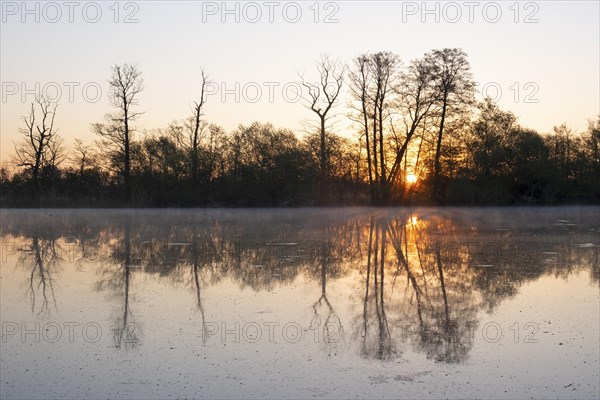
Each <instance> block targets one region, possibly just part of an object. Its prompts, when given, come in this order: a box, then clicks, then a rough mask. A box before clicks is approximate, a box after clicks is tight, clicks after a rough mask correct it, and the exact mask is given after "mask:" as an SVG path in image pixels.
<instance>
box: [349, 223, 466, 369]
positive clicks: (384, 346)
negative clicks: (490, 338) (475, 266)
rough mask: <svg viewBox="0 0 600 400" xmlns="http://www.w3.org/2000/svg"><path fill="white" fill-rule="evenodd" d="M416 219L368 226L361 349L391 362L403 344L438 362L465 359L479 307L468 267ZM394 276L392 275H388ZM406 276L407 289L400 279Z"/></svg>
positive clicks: (367, 354) (370, 355) (369, 355)
mask: <svg viewBox="0 0 600 400" xmlns="http://www.w3.org/2000/svg"><path fill="white" fill-rule="evenodd" d="M417 221H418V220H417V219H416V218H412V217H411V216H405V217H395V218H391V219H390V218H373V219H371V221H370V224H369V229H368V247H367V257H366V258H367V259H366V271H365V273H364V276H365V290H364V298H363V308H362V318H361V319H362V322H361V324H360V325H361V327H360V331H361V336H362V345H361V353H362V354H363V356H364V357H373V358H377V359H382V360H389V359H393V358H394V357H397V356H398V355H399V354H400V353H401V351H400V348H401V346H402V344H403V343H405V342H408V343H412V344H413V345H414V346H415V348H416V349H417V350H419V351H425V352H426V353H427V355H428V357H430V358H433V359H435V360H437V361H444V362H460V361H462V360H463V359H464V358H465V357H466V355H467V354H468V351H469V349H470V347H471V345H472V343H471V342H472V341H471V338H470V336H469V334H470V332H471V330H472V325H473V324H474V320H475V315H476V311H477V303H476V301H475V299H476V297H475V296H474V291H473V288H472V287H471V286H470V284H469V274H468V268H464V266H463V265H462V264H461V263H460V262H457V261H458V260H459V258H457V255H456V254H454V255H453V254H447V253H444V250H443V245H442V244H441V243H440V241H439V240H437V239H435V235H424V234H423V233H422V232H421V233H420V232H419V231H420V228H419V225H424V223H423V222H418V223H417ZM386 275H388V276H389V278H387V277H386ZM403 278H405V279H406V285H405V288H404V290H402V289H401V288H399V287H398V286H401V284H400V282H401V281H402V280H403Z"/></svg>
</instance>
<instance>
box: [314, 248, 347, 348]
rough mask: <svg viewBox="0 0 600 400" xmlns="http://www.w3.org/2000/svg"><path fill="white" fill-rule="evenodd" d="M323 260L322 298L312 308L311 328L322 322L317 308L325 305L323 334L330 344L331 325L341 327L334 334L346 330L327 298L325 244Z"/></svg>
mask: <svg viewBox="0 0 600 400" xmlns="http://www.w3.org/2000/svg"><path fill="white" fill-rule="evenodd" d="M321 250H322V252H321V254H322V259H321V297H319V299H318V300H317V301H315V302H314V304H313V306H312V308H313V311H314V314H313V317H312V319H311V322H310V326H311V327H315V325H316V324H318V323H319V322H320V321H321V318H320V317H319V311H318V310H317V308H318V307H319V306H321V305H322V304H323V303H325V305H326V307H327V314H326V318H325V323H324V324H323V332H327V333H326V334H325V335H324V340H325V342H326V343H329V341H330V340H329V339H330V337H329V327H330V326H331V325H334V326H339V330H337V331H336V332H334V333H337V332H342V331H343V330H344V327H343V326H342V321H341V319H340V317H339V316H338V315H337V313H336V312H335V310H334V309H333V306H332V305H331V303H330V302H329V299H328V298H327V269H328V268H327V260H326V258H327V257H326V254H328V253H326V252H325V250H326V245H325V244H323V246H322V249H321Z"/></svg>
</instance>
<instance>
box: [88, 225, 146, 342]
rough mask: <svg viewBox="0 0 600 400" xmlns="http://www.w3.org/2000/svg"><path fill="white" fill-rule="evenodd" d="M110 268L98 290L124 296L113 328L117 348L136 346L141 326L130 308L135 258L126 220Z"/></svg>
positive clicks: (103, 275) (129, 227)
mask: <svg viewBox="0 0 600 400" xmlns="http://www.w3.org/2000/svg"><path fill="white" fill-rule="evenodd" d="M112 244H113V246H111V253H110V260H109V263H110V264H109V265H110V267H109V268H106V269H102V270H101V273H102V279H101V280H99V281H98V282H97V283H96V289H97V290H111V291H113V292H114V293H115V295H116V297H117V298H119V297H121V296H122V301H123V303H122V304H123V305H122V308H121V307H119V308H121V311H119V312H118V316H117V317H116V321H115V324H114V325H113V326H112V327H111V330H112V332H113V338H114V343H115V346H116V347H117V348H121V347H126V348H127V347H130V346H135V345H136V344H137V343H138V342H139V338H138V335H139V333H140V326H139V324H137V323H136V322H135V318H134V317H133V314H132V313H131V307H130V286H131V277H132V276H131V272H132V271H131V270H132V268H134V266H133V265H132V262H133V260H134V259H135V257H133V256H132V245H131V221H130V219H129V218H126V219H125V223H124V225H123V233H122V241H113V242H112Z"/></svg>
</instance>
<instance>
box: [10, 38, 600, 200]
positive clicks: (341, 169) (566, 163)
mask: <svg viewBox="0 0 600 400" xmlns="http://www.w3.org/2000/svg"><path fill="white" fill-rule="evenodd" d="M316 71H317V75H318V80H317V83H311V82H310V81H309V80H308V79H305V78H304V76H300V77H299V81H300V84H301V86H302V87H303V88H304V89H305V92H306V93H304V100H305V106H306V107H307V108H308V109H309V110H311V112H312V113H314V115H315V119H314V121H310V122H314V124H308V125H307V126H310V129H309V132H308V133H307V134H306V135H304V136H303V137H298V136H297V135H295V134H294V132H292V131H291V130H289V129H285V128H278V127H274V126H273V125H272V124H269V123H260V122H255V123H253V124H251V125H248V126H245V125H240V126H239V127H238V128H237V129H235V130H233V131H232V132H226V131H225V130H224V129H223V128H222V127H220V126H218V125H216V124H212V123H209V122H208V120H207V119H206V118H205V115H204V108H205V104H206V100H207V96H206V88H207V85H208V84H209V80H208V77H207V76H206V74H205V73H204V71H202V73H201V87H200V90H199V96H198V99H197V100H196V101H194V103H193V107H192V113H191V115H190V116H189V117H188V118H186V119H184V120H181V121H174V122H173V123H171V124H170V125H169V126H168V127H166V128H161V129H155V130H144V131H142V130H140V129H139V128H138V127H137V126H136V121H137V120H138V117H139V116H140V115H141V112H140V110H139V108H140V107H139V104H138V95H139V93H140V92H141V91H142V90H143V88H144V87H143V79H142V74H141V71H140V69H139V67H138V66H137V65H131V64H123V65H114V66H113V67H112V74H111V77H110V79H109V88H110V92H109V99H110V101H111V104H112V105H113V107H114V112H112V113H110V114H107V115H106V118H105V120H104V121H103V122H99V123H94V124H92V131H93V132H94V133H95V134H96V137H97V138H98V140H97V141H96V142H95V143H94V144H89V143H85V142H83V141H81V140H76V141H75V144H74V146H72V148H71V149H69V150H68V151H67V149H66V148H65V146H64V145H63V141H62V139H61V137H60V136H59V135H58V130H57V128H56V126H55V124H54V120H55V116H56V112H57V104H56V103H53V102H52V101H50V100H48V99H45V98H38V99H37V100H36V102H35V103H34V104H32V105H31V108H30V110H29V113H28V114H27V115H25V116H24V117H23V127H22V128H21V129H20V133H21V135H22V140H21V141H20V142H18V143H16V144H15V156H14V159H15V164H16V165H17V167H18V168H17V169H15V170H12V171H9V170H8V169H7V168H2V170H1V171H0V189H1V196H0V201H1V204H2V205H3V206H152V207H163V206H181V207H193V206H300V205H367V204H372V205H390V204H490V205H491V204H496V205H507V204H557V203H598V202H600V117H599V118H598V119H596V120H593V121H592V120H591V121H590V122H589V125H588V128H587V130H586V131H585V132H581V133H576V132H573V131H572V130H570V129H569V128H568V127H567V126H566V125H560V126H556V127H555V128H554V129H553V131H552V132H550V133H546V134H543V135H542V134H540V133H538V132H535V131H533V130H531V129H527V128H525V127H522V126H520V125H519V124H518V122H517V119H516V117H515V116H514V115H513V114H512V113H510V112H507V111H503V110H500V109H499V108H498V106H497V105H496V104H494V103H493V102H492V101H491V100H490V99H485V100H484V101H483V102H477V101H476V100H475V83H474V81H473V79H472V76H471V71H470V66H469V63H468V60H467V55H466V54H465V53H464V52H463V51H462V50H460V49H443V50H433V51H431V52H429V53H427V54H425V55H424V56H423V57H422V58H419V59H416V60H413V61H411V62H410V63H409V64H408V66H406V67H405V66H403V64H402V63H401V61H400V59H399V57H398V56H397V55H394V54H393V53H390V52H378V53H368V54H364V55H361V56H359V57H357V58H355V59H354V60H352V62H351V63H350V64H349V65H343V64H342V63H340V62H339V61H333V60H331V59H329V58H328V57H326V56H324V57H322V59H321V60H320V61H319V62H318V63H317V67H316ZM344 86H347V92H348V93H349V95H350V96H349V98H347V99H343V100H342V98H341V95H342V94H343V93H344V92H343V90H342V88H343V87H344ZM343 101H346V102H347V104H346V105H347V106H348V107H349V109H350V110H351V112H350V113H349V114H348V115H347V116H346V117H344V118H348V119H349V120H350V121H352V123H353V127H354V128H353V132H351V134H348V133H344V134H343V135H342V134H340V133H341V132H335V130H334V129H333V126H334V124H333V123H332V122H334V121H335V119H336V118H339V117H335V115H336V114H335V112H334V111H332V110H334V109H335V108H336V107H338V106H340V105H343V103H342V102H343ZM350 137H352V138H350Z"/></svg>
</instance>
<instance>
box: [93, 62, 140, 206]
mask: <svg viewBox="0 0 600 400" xmlns="http://www.w3.org/2000/svg"><path fill="white" fill-rule="evenodd" d="M111 71H112V75H111V78H110V79H109V81H108V84H109V90H110V91H109V95H108V96H109V99H110V101H111V103H112V105H113V106H114V107H115V108H116V109H117V111H116V112H114V113H112V114H107V115H106V120H107V123H106V124H98V123H97V124H94V125H93V126H92V128H93V130H94V131H95V133H96V134H98V135H100V136H102V138H103V139H104V140H103V142H104V144H106V145H108V146H110V147H112V149H113V151H115V152H116V153H117V157H116V158H117V159H118V160H119V163H120V164H121V165H119V166H118V169H119V170H120V172H121V173H122V176H123V183H124V185H125V198H126V200H128V201H129V200H131V143H132V134H133V132H134V129H133V127H132V122H134V121H135V120H137V118H138V117H139V116H140V115H141V114H142V113H139V112H134V111H133V110H132V107H133V106H135V105H137V101H138V99H137V97H138V94H139V93H140V92H141V91H142V90H143V89H144V86H143V78H142V72H141V71H140V69H139V68H138V66H137V65H136V64H127V63H126V64H122V65H118V64H115V65H113V66H112V68H111Z"/></svg>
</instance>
